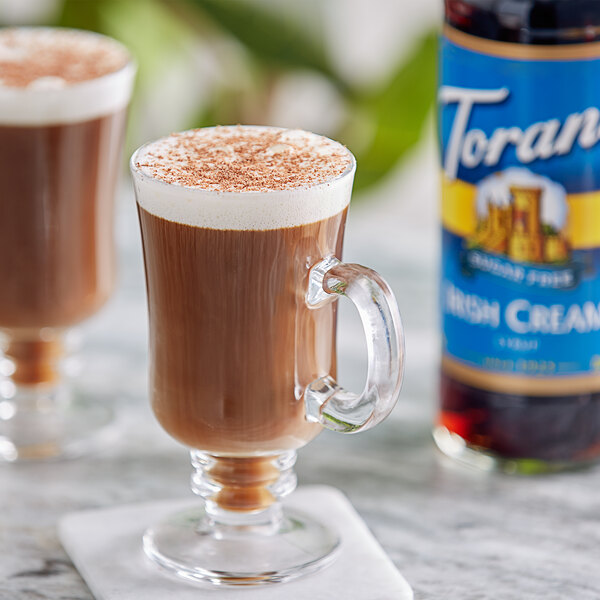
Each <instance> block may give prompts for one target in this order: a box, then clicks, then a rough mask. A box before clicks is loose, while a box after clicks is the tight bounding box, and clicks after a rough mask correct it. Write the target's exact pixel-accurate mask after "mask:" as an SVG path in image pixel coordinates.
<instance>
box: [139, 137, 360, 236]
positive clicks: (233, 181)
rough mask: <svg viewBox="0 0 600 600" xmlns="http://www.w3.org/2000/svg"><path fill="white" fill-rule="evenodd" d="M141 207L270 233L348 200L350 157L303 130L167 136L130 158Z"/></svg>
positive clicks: (193, 221)
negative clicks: (269, 231)
mask: <svg viewBox="0 0 600 600" xmlns="http://www.w3.org/2000/svg"><path fill="white" fill-rule="evenodd" d="M131 164H132V169H133V170H134V172H136V173H137V175H138V176H137V177H135V178H134V183H135V186H136V188H137V199H138V203H139V204H140V207H141V208H142V209H143V210H145V211H147V212H149V213H151V214H153V215H155V216H157V217H160V218H163V219H166V220H168V221H174V222H177V223H182V224H185V225H191V226H194V227H206V228H210V229H231V230H269V229H278V228H282V227H295V226H299V225H304V224H308V223H315V222H317V221H321V220H323V219H327V218H329V217H331V216H333V215H336V214H338V213H340V212H341V211H342V210H344V209H345V208H346V207H347V206H348V203H349V200H350V191H351V188H352V179H353V173H354V169H355V162H354V157H353V156H352V154H351V153H350V152H349V150H347V149H346V148H345V147H344V146H342V145H341V144H339V143H338V142H334V141H332V140H330V139H328V138H325V137H322V136H319V135H316V134H314V133H309V132H306V131H302V130H287V129H278V128H275V127H250V126H231V127H214V128H206V129H196V130H191V131H186V132H183V133H177V134H172V135H170V136H168V137H165V138H162V139H160V140H158V141H156V142H152V143H150V144H147V145H146V146H142V148H140V149H139V150H138V151H137V152H136V154H134V156H133V157H132V160H131Z"/></svg>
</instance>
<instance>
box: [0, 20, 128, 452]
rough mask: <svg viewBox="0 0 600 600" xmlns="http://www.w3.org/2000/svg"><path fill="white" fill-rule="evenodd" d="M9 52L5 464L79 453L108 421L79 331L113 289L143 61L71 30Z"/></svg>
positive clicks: (35, 37) (0, 78)
mask: <svg viewBox="0 0 600 600" xmlns="http://www.w3.org/2000/svg"><path fill="white" fill-rule="evenodd" d="M0 50H1V52H0V196H1V201H0V256H2V257H3V258H2V260H1V261H0V342H1V346H0V349H1V350H0V351H1V355H0V459H4V460H8V461H15V460H20V459H30V458H50V457H57V456H63V455H72V454H75V453H79V452H81V451H83V450H85V449H86V448H87V447H88V445H89V443H90V442H91V439H92V437H93V435H92V434H93V433H95V432H96V431H98V430H99V429H100V428H101V427H102V426H103V425H104V424H105V423H106V422H107V421H108V420H109V418H110V416H109V411H108V410H107V409H106V407H103V406H102V405H101V404H100V403H98V402H94V399H93V398H91V397H90V396H88V395H84V396H82V395H81V393H80V392H81V390H79V389H78V386H77V382H76V380H75V381H73V379H74V378H73V377H72V376H73V375H74V373H75V369H74V366H76V364H77V361H76V360H74V357H73V353H72V350H73V348H72V342H73V340H74V339H75V336H73V335H70V334H69V332H70V328H71V327H72V326H74V325H76V324H78V323H79V322H81V321H83V320H84V319H86V318H87V317H89V316H91V315H93V314H94V313H95V312H96V311H97V310H98V309H99V308H100V307H101V306H102V305H103V304H104V303H105V301H106V300H107V299H108V297H109V296H110V294H111V292H112V289H113V285H114V280H115V249H114V241H113V203H114V194H115V187H116V184H117V179H118V176H119V173H120V168H121V150H122V144H123V137H124V131H125V122H126V108H127V104H128V101H129V98H130V95H131V89H132V85H133V79H134V74H135V66H134V64H133V63H132V60H131V57H130V55H129V53H128V52H127V50H126V49H125V48H124V47H123V46H121V45H120V44H118V43H117V42H115V41H114V40H111V39H109V38H106V37H104V36H100V35H98V34H94V33H90V32H82V31H76V30H68V29H53V28H17V29H4V30H2V31H1V33H0Z"/></svg>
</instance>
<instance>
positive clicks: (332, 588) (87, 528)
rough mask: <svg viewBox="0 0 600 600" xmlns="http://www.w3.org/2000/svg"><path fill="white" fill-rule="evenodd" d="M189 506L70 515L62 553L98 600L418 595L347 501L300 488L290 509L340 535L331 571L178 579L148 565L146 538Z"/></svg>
mask: <svg viewBox="0 0 600 600" xmlns="http://www.w3.org/2000/svg"><path fill="white" fill-rule="evenodd" d="M193 504H194V499H193V498H191V499H188V500H184V501H181V500H179V501H175V502H173V501H168V502H152V503H146V504H133V505H132V504H130V505H127V506H120V507H117V508H109V509H101V510H90V511H83V512H77V513H71V514H69V515H66V516H65V517H63V518H62V519H61V521H60V523H59V536H60V539H61V541H62V544H63V546H64V547H65V549H66V550H67V552H68V553H69V556H70V557H71V559H72V560H73V562H74V563H75V566H76V567H77V569H78V570H79V572H80V573H81V575H82V577H83V578H84V579H85V581H86V583H87V584H88V586H89V588H90V590H91V591H92V593H93V594H94V596H95V598H96V599H97V600H139V599H140V598H143V599H144V600H172V599H173V598H177V600H199V599H200V598H215V599H217V598H218V599H219V600H230V599H232V600H270V599H276V598H277V599H281V598H290V599H293V600H330V599H331V598H344V600H363V599H364V600H390V599H391V598H393V599H394V600H412V598H413V593H412V590H411V588H410V586H409V585H408V583H407V582H406V580H405V579H404V577H402V575H401V574H400V573H399V572H398V571H397V570H396V568H395V566H394V564H393V563H392V561H391V560H390V559H389V558H388V556H387V555H386V554H385V552H384V551H383V549H382V548H381V546H380V545H379V544H378V543H377V541H376V540H375V538H374V537H373V536H372V534H371V532H370V531H369V530H368V529H367V527H366V525H365V524H364V522H363V521H362V519H361V518H360V517H359V515H358V514H357V513H356V511H355V510H354V508H353V507H352V505H351V504H350V502H349V501H348V499H347V498H346V497H345V496H344V495H343V494H342V493H341V492H340V491H338V490H336V489H335V488H332V487H328V486H306V487H301V488H299V489H297V490H296V491H295V492H294V493H293V494H292V496H291V498H290V499H289V501H288V502H286V504H287V505H289V506H290V507H294V508H297V509H303V510H304V511H305V512H310V513H311V514H314V515H318V516H319V518H320V519H321V520H322V521H324V522H326V523H327V524H329V525H331V526H332V527H335V528H336V529H337V530H338V531H339V532H340V534H341V536H342V546H341V552H340V554H339V556H338V557H337V560H336V561H335V563H334V564H333V565H331V566H329V567H328V568H326V569H324V570H323V571H320V572H318V573H314V574H312V575H307V576H305V577H300V578H299V579H296V580H293V581H290V582H288V583H283V584H274V585H266V586H259V587H244V588H231V587H227V588H215V587H213V586H211V585H210V584H206V585H204V584H193V583H188V582H185V581H183V580H182V581H179V580H176V579H175V578H172V577H170V576H168V575H166V574H164V573H163V572H162V571H160V570H159V569H158V567H156V566H155V565H154V564H152V563H151V562H150V560H149V559H148V558H146V556H145V554H144V552H143V550H142V533H143V532H144V530H145V529H146V527H148V525H150V524H151V523H154V522H156V521H158V520H159V519H160V518H162V517H164V515H166V514H167V513H170V512H173V511H177V510H180V509H182V508H186V507H189V506H190V505H192V506H193Z"/></svg>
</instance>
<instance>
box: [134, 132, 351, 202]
mask: <svg viewBox="0 0 600 600" xmlns="http://www.w3.org/2000/svg"><path fill="white" fill-rule="evenodd" d="M223 127H225V128H231V127H240V128H242V129H253V130H269V131H303V132H305V133H309V134H311V135H315V136H318V137H321V138H324V139H326V140H328V141H330V142H333V143H335V144H337V145H339V146H340V147H341V148H343V150H344V151H345V152H346V153H347V155H348V157H349V158H350V161H349V163H348V165H347V167H346V168H345V169H344V171H342V173H340V174H339V175H336V176H335V177H332V178H331V179H327V180H326V181H322V182H320V183H315V184H314V185H303V186H298V187H294V188H289V189H284V190H260V191H257V190H247V191H244V190H241V191H230V190H229V191H221V190H209V189H205V188H201V187H192V186H186V185H181V184H178V183H168V182H167V181H163V180H162V179H159V178H157V177H153V176H152V175H149V174H148V173H146V172H144V171H143V169H142V168H141V167H138V166H137V164H136V161H137V158H138V157H139V155H140V154H142V152H143V151H144V150H145V149H146V148H148V146H151V145H152V144H155V143H156V142H160V141H162V140H165V139H167V138H169V137H170V136H171V135H174V133H176V134H179V133H188V132H190V131H208V130H212V129H217V128H223ZM174 133H172V134H169V135H166V136H163V137H160V138H157V139H155V140H152V141H149V142H146V143H145V144H142V145H141V146H140V147H139V148H137V149H136V150H135V151H134V152H133V154H132V155H131V158H130V159H129V169H130V171H131V174H132V175H133V178H134V179H136V178H137V179H139V180H141V181H144V182H146V183H149V184H150V185H156V186H158V187H162V188H163V189H170V190H173V189H181V190H186V191H187V192H189V193H197V194H198V195H203V196H206V195H210V196H240V195H244V196H264V195H265V194H289V193H293V192H308V191H312V190H315V189H320V188H325V187H329V186H331V185H332V184H337V183H339V182H341V181H343V180H345V179H346V178H347V177H348V176H353V175H354V172H355V170H356V158H355V157H354V154H352V152H351V151H350V150H349V149H348V148H347V147H346V146H344V145H343V144H342V143H341V142H338V141H337V140H334V139H332V138H329V137H327V136H325V135H321V134H318V133H314V132H312V131H308V130H306V129H295V128H291V127H276V126H273V125H213V126H210V127H198V128H195V129H194V128H192V129H186V130H184V131H178V132H174Z"/></svg>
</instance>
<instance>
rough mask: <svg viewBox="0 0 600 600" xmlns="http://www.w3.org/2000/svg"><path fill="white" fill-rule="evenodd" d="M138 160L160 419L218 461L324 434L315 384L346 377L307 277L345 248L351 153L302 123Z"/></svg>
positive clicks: (168, 143)
mask: <svg viewBox="0 0 600 600" xmlns="http://www.w3.org/2000/svg"><path fill="white" fill-rule="evenodd" d="M132 168H133V169H134V174H135V175H136V177H135V179H136V193H137V199H138V203H139V217H140V223H141V229H142V239H143V246H144V258H145V265H146V282H147V288H148V307H149V315H150V360H151V366H150V389H151V395H152V406H153V409H154V412H155V414H156V416H157V418H158V420H159V421H160V423H161V425H162V426H163V427H164V428H165V429H166V430H167V431H168V432H169V433H170V434H171V435H172V436H173V437H175V438H176V439H178V440H179V441H181V442H183V443H184V444H186V445H188V446H190V447H192V448H196V449H201V450H203V451H206V452H209V453H210V454H212V455H218V456H229V457H243V456H246V457H247V456H252V455H254V456H257V455H261V454H262V455H265V454H271V455H275V454H278V453H280V452H282V451H285V450H292V449H297V448H299V447H301V446H303V445H304V444H306V443H307V442H308V441H309V440H311V439H312V438H313V437H315V436H316V435H317V433H318V432H319V430H320V426H318V425H315V424H312V423H309V422H308V421H307V420H306V418H305V412H304V406H303V402H302V395H303V392H304V388H305V387H306V385H308V384H309V383H310V382H312V381H314V380H315V379H317V378H318V377H321V376H324V375H327V374H328V373H329V374H335V327H336V313H335V311H336V306H335V303H329V304H327V305H325V306H323V307H321V308H316V309H310V308H308V306H307V304H306V302H305V296H306V291H307V278H308V272H309V268H310V267H311V266H312V265H314V264H315V263H317V262H319V261H320V260H322V259H323V258H324V257H327V256H332V255H337V256H340V255H341V250H342V237H343V230H344V224H345V219H346V210H347V205H348V202H349V199H350V186H351V184H352V181H351V180H352V177H349V178H347V179H349V182H347V183H344V184H343V185H341V186H340V185H333V184H332V183H331V181H332V180H334V181H335V180H336V179H337V178H339V177H340V176H341V175H342V174H343V173H344V172H345V171H347V170H349V169H352V168H353V162H352V159H351V155H350V153H349V152H347V151H346V150H345V148H343V147H342V146H340V145H339V144H336V143H334V142H331V141H329V140H326V139H325V138H321V137H319V136H316V135H314V134H306V133H305V132H289V131H288V132H285V131H282V130H277V129H273V128H248V127H244V128H237V127H227V128H215V129H209V130H197V131H192V132H187V133H185V134H175V135H173V136H170V137H168V138H165V139H163V140H160V141H158V142H155V143H153V144H149V145H148V146H145V147H143V148H142V149H141V150H140V151H138V153H137V154H136V155H135V156H134V158H133V160H132ZM245 464H246V468H247V469H248V471H251V470H252V469H250V468H249V464H248V463H245ZM230 468H233V466H231V465H230ZM242 503H243V504H245V505H247V500H244V502H240V504H242ZM229 507H230V508H231V507H232V506H231V505H229Z"/></svg>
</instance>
